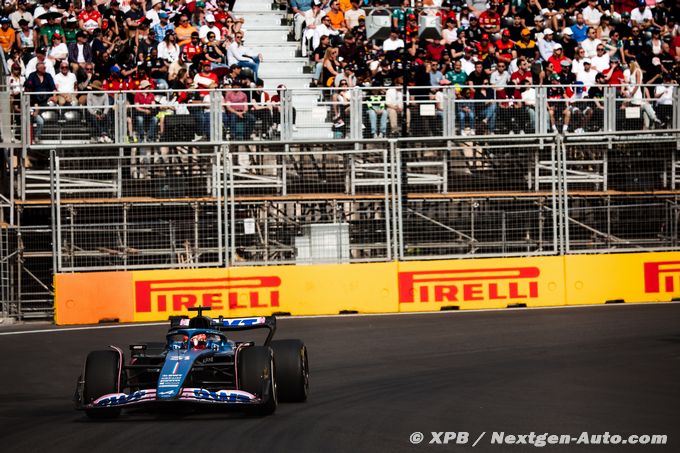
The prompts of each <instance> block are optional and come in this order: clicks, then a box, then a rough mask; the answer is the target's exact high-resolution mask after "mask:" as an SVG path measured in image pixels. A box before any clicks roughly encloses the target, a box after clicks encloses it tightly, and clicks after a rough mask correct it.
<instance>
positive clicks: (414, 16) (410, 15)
mask: <svg viewBox="0 0 680 453" xmlns="http://www.w3.org/2000/svg"><path fill="white" fill-rule="evenodd" d="M408 18H409V20H413V19H415V18H416V15H415V14H409V15H408Z"/></svg>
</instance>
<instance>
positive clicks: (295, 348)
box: [74, 307, 309, 418]
mask: <svg viewBox="0 0 680 453" xmlns="http://www.w3.org/2000/svg"><path fill="white" fill-rule="evenodd" d="M189 310H190V311H197V312H198V313H197V315H196V316H195V317H193V318H190V317H189V316H173V317H171V318H170V329H169V330H168V333H167V336H166V341H165V343H139V344H132V345H130V361H129V363H127V364H126V363H125V354H124V352H123V350H122V349H120V348H118V347H116V346H110V349H108V350H101V351H92V352H90V353H89V354H88V356H87V359H86V360H85V364H84V367H83V370H82V374H81V375H80V377H79V378H78V382H77V385H76V392H75V395H74V402H75V406H76V409H79V410H84V411H85V413H86V414H87V416H88V417H90V418H114V417H117V416H118V415H120V413H121V410H122V409H123V408H128V407H139V406H154V407H156V408H160V407H163V406H164V405H173V404H175V405H182V404H188V405H191V406H197V407H198V406H201V405H206V406H207V405H211V406H213V407H219V406H222V407H240V408H243V409H244V410H245V411H246V412H247V413H250V414H252V415H258V416H264V415H270V414H272V413H274V411H275V410H276V407H277V405H278V402H279V401H282V402H303V401H306V399H307V394H308V391H309V366H308V359H307V348H306V347H305V345H304V343H303V342H302V341H300V340H275V341H272V338H273V336H274V333H275V331H276V318H275V317H274V316H262V317H251V318H223V317H222V316H220V317H219V318H217V319H212V318H210V317H208V316H204V315H203V312H204V311H208V310H210V307H192V308H189ZM252 329H267V330H268V331H269V332H268V333H267V337H266V339H265V340H264V344H263V345H261V346H258V345H256V344H255V342H254V341H244V342H241V341H234V340H230V339H229V338H227V336H226V334H225V332H230V331H232V332H233V331H243V330H252ZM204 407H205V406H204Z"/></svg>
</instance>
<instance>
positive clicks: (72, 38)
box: [64, 28, 78, 44]
mask: <svg viewBox="0 0 680 453" xmlns="http://www.w3.org/2000/svg"><path fill="white" fill-rule="evenodd" d="M77 33H78V30H76V29H75V28H67V29H65V30H64V37H65V38H66V44H71V43H73V42H76V34H77Z"/></svg>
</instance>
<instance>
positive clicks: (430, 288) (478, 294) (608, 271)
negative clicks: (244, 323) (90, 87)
mask: <svg viewBox="0 0 680 453" xmlns="http://www.w3.org/2000/svg"><path fill="white" fill-rule="evenodd" d="M55 288H56V295H55V322H56V323H57V324H91V323H97V322H102V321H119V322H144V321H163V320H167V319H168V316H170V315H178V314H187V308H189V307H194V306H198V305H201V306H210V307H212V308H213V311H212V312H211V316H220V315H222V316H225V317H227V316H232V317H241V316H262V315H271V314H290V315H323V314H338V313H353V312H357V313H387V312H424V311H439V310H457V309H461V310H465V309H483V308H505V307H540V306H558V305H581V304H602V303H607V302H654V301H670V300H672V299H675V298H680V252H670V253H639V254H617V255H573V256H554V257H552V256H551V257H532V258H504V259H500V258H491V259H471V260H440V261H414V262H391V263H367V264H332V265H314V266H258V267H237V268H225V269H182V270H161V271H131V272H98V273H76V274H57V275H56V276H55Z"/></svg>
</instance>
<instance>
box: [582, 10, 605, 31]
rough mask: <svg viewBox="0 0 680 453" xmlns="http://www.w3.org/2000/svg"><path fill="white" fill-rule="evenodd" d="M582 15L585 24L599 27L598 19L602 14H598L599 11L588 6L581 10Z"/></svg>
mask: <svg viewBox="0 0 680 453" xmlns="http://www.w3.org/2000/svg"><path fill="white" fill-rule="evenodd" d="M582 14H583V19H584V20H585V22H586V24H588V25H594V26H598V25H600V18H601V17H602V13H601V12H600V10H599V9H597V8H591V7H590V5H588V6H586V7H585V8H583V11H582Z"/></svg>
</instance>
